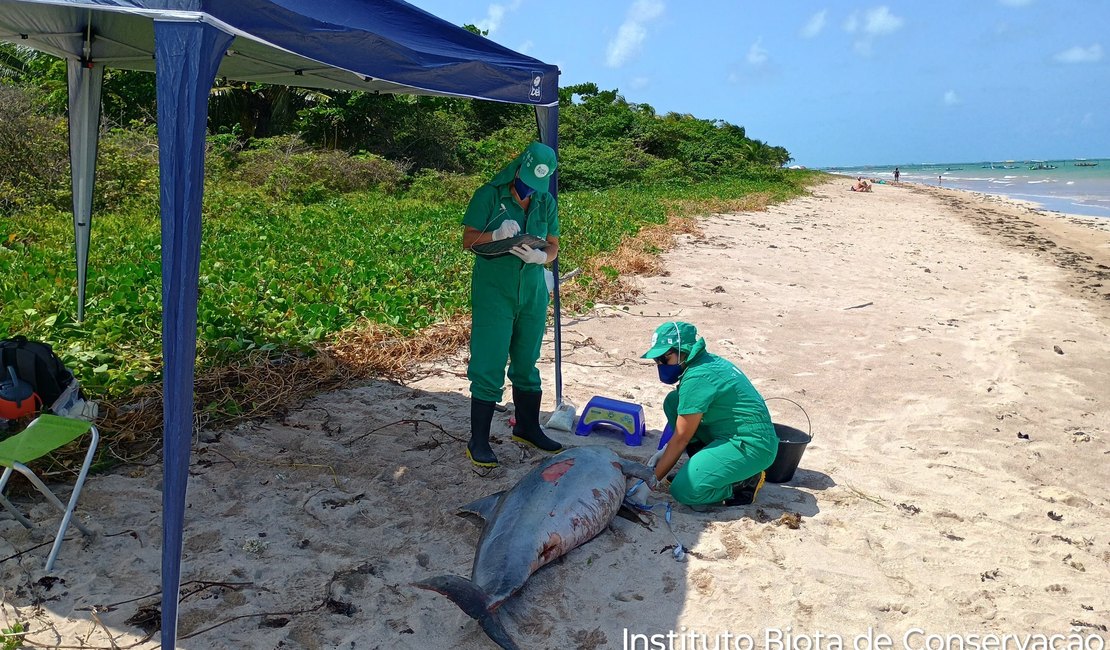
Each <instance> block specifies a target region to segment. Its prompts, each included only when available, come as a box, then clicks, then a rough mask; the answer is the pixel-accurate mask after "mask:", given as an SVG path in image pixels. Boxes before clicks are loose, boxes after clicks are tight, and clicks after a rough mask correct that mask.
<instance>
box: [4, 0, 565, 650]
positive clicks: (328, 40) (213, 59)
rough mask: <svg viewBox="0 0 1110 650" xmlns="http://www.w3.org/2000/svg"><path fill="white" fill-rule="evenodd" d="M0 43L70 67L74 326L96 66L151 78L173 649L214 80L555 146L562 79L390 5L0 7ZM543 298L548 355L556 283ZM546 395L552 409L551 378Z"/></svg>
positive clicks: (165, 582) (62, 1) (268, 0)
mask: <svg viewBox="0 0 1110 650" xmlns="http://www.w3.org/2000/svg"><path fill="white" fill-rule="evenodd" d="M0 39H3V40H7V41H11V42H14V43H17V44H20V45H24V46H27V47H31V48H34V49H37V50H42V51H45V52H49V53H52V54H55V55H57V56H60V57H63V58H64V59H65V60H66V61H67V64H68V81H69V119H70V157H71V171H72V182H73V227H74V234H75V239H76V248H77V274H78V305H79V307H78V318H82V317H83V316H84V304H85V277H86V269H87V265H88V249H89V240H90V237H89V234H90V231H91V211H92V196H93V178H94V172H95V164H96V149H97V135H98V124H99V119H100V93H101V87H102V82H103V75H104V68H105V67H106V66H110V67H117V68H123V69H129V70H146V71H152V72H154V73H155V74H156V76H157V82H156V84H157V97H158V143H159V174H160V184H161V185H160V191H161V213H162V286H163V288H162V307H163V316H162V339H163V342H162V352H163V360H164V364H165V367H164V372H163V376H164V382H165V393H164V394H165V406H164V408H165V423H164V432H163V439H164V459H163V464H164V470H165V476H164V481H163V496H162V508H163V516H162V520H163V532H162V594H163V598H162V647H163V648H173V647H175V645H176V639H177V613H178V602H177V597H176V595H177V593H178V588H179V586H180V578H181V547H182V534H183V531H184V507H185V491H186V486H187V481H188V466H189V454H190V442H191V439H192V426H193V381H194V376H193V372H194V366H195V362H196V331H197V280H198V271H199V264H200V241H201V198H202V195H203V191H204V145H205V128H206V124H207V116H208V94H209V91H210V90H211V87H212V85H213V82H214V81H215V79H216V77H226V78H228V79H234V80H239V81H257V82H265V83H273V84H284V85H291V86H303V87H310V88H324V89H341V90H363V91H370V92H381V93H408V94H421V95H443V96H452V97H465V98H474V99H483V100H490V101H498V102H509V103H516V104H526V105H532V106H534V107H535V111H536V121H537V125H538V128H539V133H540V139H541V140H542V141H543V142H545V143H547V144H548V145H550V146H551V147H553V148H558V110H559V109H558V76H559V71H558V69H557V68H556V67H555V66H552V65H547V64H544V63H542V62H540V61H538V60H536V59H533V58H531V57H527V56H524V55H521V54H519V53H517V52H514V51H512V50H509V49H507V48H504V47H502V46H500V45H498V44H496V43H494V42H492V41H490V40H488V39H486V38H484V37H481V36H478V35H476V34H472V33H470V32H468V31H466V30H465V29H462V28H460V27H456V26H454V25H452V24H450V23H447V22H446V21H443V20H441V19H439V18H437V17H435V16H433V15H431V14H429V13H427V12H425V11H423V10H421V9H419V8H417V7H414V6H412V5H409V4H406V3H405V2H401V1H399V0H0ZM553 182H555V181H553ZM553 189H554V188H553ZM555 277H556V278H558V268H557V267H556V271H555ZM555 295H556V299H555V309H556V318H555V342H556V348H557V352H556V354H558V348H559V346H560V344H561V340H560V338H561V332H560V326H559V318H558V313H559V311H558V310H559V301H558V287H556V294H555ZM556 398H557V399H558V400H559V401H560V402H561V401H562V377H561V375H559V374H558V373H557V376H556ZM171 594H173V596H172V597H171V596H170V595H171Z"/></svg>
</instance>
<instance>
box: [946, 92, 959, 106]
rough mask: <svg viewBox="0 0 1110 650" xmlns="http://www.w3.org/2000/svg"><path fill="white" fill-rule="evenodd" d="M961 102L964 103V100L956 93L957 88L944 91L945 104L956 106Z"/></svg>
mask: <svg viewBox="0 0 1110 650" xmlns="http://www.w3.org/2000/svg"><path fill="white" fill-rule="evenodd" d="M960 103H962V100H961V99H960V96H959V95H957V94H956V91H955V90H949V91H948V92H946V93H944V105H945V106H955V105H956V104H960Z"/></svg>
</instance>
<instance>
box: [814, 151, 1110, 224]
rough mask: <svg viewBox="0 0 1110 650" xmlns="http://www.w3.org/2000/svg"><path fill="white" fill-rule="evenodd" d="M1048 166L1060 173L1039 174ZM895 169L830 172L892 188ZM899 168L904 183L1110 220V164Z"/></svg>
mask: <svg viewBox="0 0 1110 650" xmlns="http://www.w3.org/2000/svg"><path fill="white" fill-rule="evenodd" d="M1076 163H1094V164H1087V165H1082V164H1080V165H1077V164H1076ZM1048 166H1052V167H1055V169H1043V168H1042V169H1036V167H1048ZM894 167H895V166H894V165H882V166H877V165H869V166H863V167H837V168H829V169H826V170H825V171H828V172H831V173H834V174H844V175H847V176H850V177H853V178H854V177H856V176H863V177H864V178H870V179H880V180H883V181H886V182H890V181H892V180H894ZM898 168H899V170H900V171H901V176H900V179H901V180H902V181H903V182H908V183H920V184H922V185H933V186H936V185H938V184H939V185H940V186H941V187H952V188H955V189H961V190H972V191H975V192H985V193H988V194H999V195H1002V196H1006V197H1011V198H1015V199H1020V200H1022V201H1031V202H1033V203H1036V204H1038V205H1040V206H1041V207H1043V208H1045V209H1046V210H1055V211H1057V212H1067V213H1069V214H1082V215H1088V216H1095V217H1107V218H1110V159H1106V158H1091V159H1089V160H1084V159H1074V160H1043V161H1042V160H1017V161H1014V160H1006V161H987V162H974V163H928V164H920V165H899V166H898ZM1031 168H1034V169H1031Z"/></svg>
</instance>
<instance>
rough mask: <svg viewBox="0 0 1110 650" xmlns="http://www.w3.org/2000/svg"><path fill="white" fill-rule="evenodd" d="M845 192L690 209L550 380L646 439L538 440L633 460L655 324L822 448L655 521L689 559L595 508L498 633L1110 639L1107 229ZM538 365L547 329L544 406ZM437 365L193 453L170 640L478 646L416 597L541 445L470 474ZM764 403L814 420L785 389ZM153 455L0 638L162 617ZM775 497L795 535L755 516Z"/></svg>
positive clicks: (4, 619) (4, 581)
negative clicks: (634, 416) (177, 614)
mask: <svg viewBox="0 0 1110 650" xmlns="http://www.w3.org/2000/svg"><path fill="white" fill-rule="evenodd" d="M847 187H848V184H847V182H841V181H837V182H834V183H831V184H827V185H824V186H821V187H819V188H816V190H815V191H814V194H813V196H812V197H809V198H803V199H799V200H795V201H792V202H790V203H788V204H785V205H781V206H777V207H773V208H772V209H770V210H769V211H767V212H762V213H743V214H735V215H713V216H710V217H707V218H705V219H704V220H703V225H704V236H703V237H700V238H693V237H684V238H683V240H682V241H681V242H680V244H679V246H677V247H676V248H675V249H674V250H673V251H671V252H669V253H667V254H666V255H665V260H666V262H667V266H668V268H669V269H670V274H669V275H668V276H666V277H651V278H642V279H639V280H637V282H638V283H639V284H640V285H641V287H642V288H643V296H642V300H641V301H639V302H638V303H637V304H634V305H627V306H611V307H600V308H599V309H597V310H596V311H595V312H594V313H592V314H590V315H588V316H586V317H584V318H580V319H573V320H571V319H568V320H567V322H566V323H565V324H564V329H563V332H564V350H563V352H564V363H563V371H564V377H565V382H566V393H567V396H568V397H569V398H570V399H571V400H573V401H574V402H576V403H577V404H578V405H579V406H581V405H583V404H584V403H585V402H586V401H587V400H588V399H589V398H590V397H591V396H593V395H604V396H608V397H614V398H618V399H625V400H632V401H636V402H639V403H641V404H643V405H644V407H645V409H646V410H647V420H648V427H649V433H650V437H649V439H648V440H647V441H646V442H645V445H644V446H641V447H638V448H633V447H626V446H624V445H623V443H622V442H621V441H620V440H619V439H618V438H616V437H612V436H608V435H594V436H591V437H589V438H578V437H575V436H573V435H571V434H563V435H559V434H556V436H557V437H559V438H560V439H561V440H562V441H564V442H566V443H569V444H608V445H610V446H612V447H613V448H614V449H616V450H618V452H620V453H624V454H625V455H627V456H628V457H631V458H636V459H640V460H643V459H646V458H647V457H648V456H649V455H650V454H651V452H652V451H654V449H655V445H656V443H657V441H658V435H659V429H660V428H662V425H663V423H664V422H663V418H662V413H661V404H662V400H663V397H664V395H665V394H666V391H667V390H668V388H667V387H666V386H664V385H662V384H661V383H659V381H658V380H657V378H656V376H655V370H654V368H653V367H652V366H651V365H650V364H649V363H647V362H642V361H639V360H638V359H637V358H636V357H638V355H639V353H640V352H642V350H643V349H644V348H645V347H646V345H647V343H648V341H649V339H650V333H651V331H652V330H653V329H654V328H655V327H656V326H657V325H658V324H659V323H660V322H662V321H663V320H667V319H672V318H677V319H682V320H687V321H690V322H693V323H695V324H697V326H698V327H699V329H700V331H701V332H702V334H703V335H704V336H705V337H706V339H707V343H708V347H709V350H710V351H712V352H716V353H719V354H722V355H724V356H726V357H728V358H730V359H732V360H733V361H735V362H736V363H737V364H738V365H740V367H741V368H742V369H743V370H744V371H745V372H746V373H747V374H748V376H749V377H751V378H752V380H753V381H754V383H755V384H756V386H757V387H758V388H759V389H760V390H761V392H762V393H763V394H764V395H765V396H766V397H772V396H779V397H786V398H790V399H792V400H795V401H797V402H799V403H800V404H801V405H803V406H804V407H805V410H806V411H807V412H808V414H809V417H810V419H811V421H812V430H813V433H814V437H815V440H814V442H813V443H812V444H811V445H809V448H808V449H807V451H806V452H805V456H804V458H803V459H802V468H801V469H799V471H798V473H797V474H796V476H795V478H794V480H793V481H792V482H791V483H788V484H782V485H768V486H767V487H766V488H765V489H764V491H763V492H761V494H760V498H759V501H758V503H757V504H755V505H754V506H751V507H744V508H734V509H730V510H728V511H723V512H717V513H706V514H697V513H693V512H691V511H689V510H687V509H685V508H682V507H679V508H676V509H675V521H674V523H675V532H676V533H677V535H678V536H679V537H680V538H681V539H682V541H683V542H684V543H685V544H686V545H687V546H690V547H692V549H693V551H694V554H693V556H692V557H690V558H689V559H688V561H687V562H685V563H677V562H675V561H674V560H672V559H671V556H670V554H669V552H668V547H669V545H671V544H673V541H672V539H671V536H670V534H669V533H668V532H667V529H666V527H665V526H664V525H663V524H662V521H661V520H660V521H656V522H655V523H654V524H653V525H652V526H651V528H650V529H649V528H645V527H642V526H639V525H637V524H634V523H632V522H629V521H626V520H623V519H617V520H616V521H615V522H614V523H613V524H612V525H611V526H610V528H609V530H607V531H605V532H603V533H602V534H601V535H600V536H598V537H597V538H596V539H594V540H593V541H591V542H589V543H587V544H586V545H584V546H582V547H580V548H579V549H577V550H575V551H573V552H571V553H570V554H569V555H568V556H567V557H566V558H564V559H563V560H562V561H560V562H557V563H555V564H553V565H552V566H550V567H547V568H544V569H542V570H541V571H540V572H539V573H537V574H536V575H534V576H533V577H532V579H531V580H530V581H529V582H528V583H527V585H526V587H525V588H524V589H523V591H522V592H521V593H520V594H519V596H518V597H517V598H516V599H514V600H513V601H510V603H509V604H508V605H506V607H505V610H506V616H505V618H506V626H507V627H508V629H509V630H510V632H511V633H512V634H513V635H514V636H515V638H516V639H517V641H518V642H519V644H520V645H521V647H523V648H602V647H608V648H621V647H625V646H624V644H623V635H624V634H625V630H626V629H627V630H628V632H629V633H635V634H665V633H666V632H668V631H669V630H675V631H680V630H683V629H684V628H685V629H686V630H687V631H693V632H695V633H697V634H704V635H708V642H709V646H708V647H710V648H712V647H714V646H713V643H714V642H715V641H714V639H715V638H716V637H715V636H714V635H723V634H724V633H726V632H728V633H731V634H733V635H739V634H748V635H751V636H753V637H755V640H756V643H757V645H759V646H764V641H765V634H767V630H768V629H771V630H772V632H771V635H772V637H773V636H774V634H775V632H774V630H776V629H782V630H785V629H786V627H787V626H790V632H791V633H792V634H793V635H795V637H799V636H802V635H808V636H810V637H812V636H813V635H816V634H822V635H825V639H826V641H825V643H826V645H824V646H822V647H829V645H828V639H829V637H830V636H832V635H838V636H839V637H840V638H842V639H843V642H844V646H845V647H851V644H852V641H853V640H854V638H855V637H856V636H857V635H860V634H865V633H866V632H867V631H868V628H869V627H870V628H873V630H874V633H875V634H880V633H885V634H888V635H889V636H891V637H892V639H893V646H892V647H894V648H902V647H903V645H902V636H903V634H904V633H905V632H906V631H907V630H910V629H913V628H919V629H921V630H924V631H925V632H926V633H937V634H956V633H964V634H966V633H970V632H994V633H999V634H1017V635H1026V634H1050V633H1063V634H1067V633H1069V632H1072V631H1075V632H1077V633H1079V634H1082V635H1089V634H1100V635H1102V636H1103V637H1106V636H1110V634H1108V633H1107V632H1106V631H1105V628H1106V626H1107V625H1110V525H1108V524H1110V503H1108V497H1107V486H1108V485H1110V405H1108V401H1110V388H1108V386H1110V300H1108V299H1107V297H1108V296H1110V220H1098V219H1086V218H1079V217H1065V216H1063V215H1057V214H1046V213H1043V212H1039V211H1034V210H1031V209H1029V208H1028V207H1023V206H1020V205H1017V204H1014V203H1010V202H1006V201H1003V200H1000V199H996V198H993V197H986V196H982V195H973V194H969V193H963V192H956V191H949V190H932V189H927V188H911V187H909V186H903V187H894V186H890V185H877V186H876V187H875V191H874V192H873V193H870V194H857V193H853V192H848V191H847ZM1042 249H1043V250H1042ZM1084 255H1086V256H1089V257H1083V256H1084ZM1100 264H1101V265H1103V266H1102V267H1101V268H1099V265H1100ZM1100 273H1101V277H1100V276H1099V275H1098V274H1100ZM1056 348H1058V351H1057V349H1056ZM552 359H553V347H552V345H551V344H550V342H549V344H548V345H547V347H546V348H545V353H544V358H543V359H542V361H541V362H542V367H541V372H542V374H543V377H544V381H545V385H546V386H547V389H548V390H547V393H546V395H545V410H548V411H549V410H550V409H551V408H553V407H554V388H553V378H554V373H553V363H552ZM436 370H438V371H440V372H435V373H432V374H430V375H429V376H428V377H427V378H425V379H423V380H420V381H416V382H414V383H412V384H411V385H408V386H399V385H393V384H386V383H374V384H371V385H368V386H362V387H357V388H352V389H350V390H343V391H337V392H333V393H329V394H325V395H320V396H318V397H317V398H315V399H313V400H311V401H310V403H308V404H306V405H304V407H303V408H301V409H299V410H297V411H295V412H294V413H293V414H292V415H290V416H289V417H288V418H287V419H286V420H285V421H283V422H277V421H274V422H264V423H259V424H254V425H247V426H242V427H239V428H237V429H235V430H230V431H223V432H220V433H219V436H218V439H217V440H215V441H213V442H209V443H198V444H197V445H196V446H195V453H194V463H193V467H192V478H191V482H190V485H189V509H188V511H187V516H186V540H185V552H184V560H183V581H185V584H184V585H183V588H182V592H183V594H186V595H185V596H184V598H183V602H182V604H181V623H180V632H179V636H180V637H181V640H180V642H179V647H180V648H189V649H201V648H204V649H207V648H278V647H280V648H356V649H362V648H379V647H380V648H414V649H415V648H493V647H494V646H493V644H492V643H490V642H489V641H488V639H487V638H486V637H485V635H484V634H483V633H482V632H481V630H480V629H479V628H478V627H477V625H476V624H475V623H474V622H473V621H471V620H470V619H469V618H468V617H467V616H466V615H465V614H463V613H462V612H461V611H460V610H459V609H458V608H457V607H455V606H454V605H453V604H452V603H450V602H449V601H448V600H447V599H445V598H443V597H441V596H438V595H436V594H433V593H430V592H425V591H421V590H418V589H415V588H413V587H412V586H411V585H410V583H411V582H413V581H415V580H419V579H422V578H426V577H430V576H434V575H439V574H443V573H456V574H461V575H469V570H470V563H471V561H472V557H473V550H474V543H475V541H476V540H477V537H478V529H477V528H475V527H474V526H473V525H472V524H470V523H469V522H468V521H466V520H463V519H461V518H459V517H456V516H455V515H454V514H453V513H454V509H455V508H456V507H457V506H459V505H461V504H463V503H466V502H468V501H470V500H472V499H475V498H478V497H480V496H483V495H485V494H488V493H491V492H494V491H497V490H501V489H505V488H507V487H509V486H511V485H512V484H513V483H514V482H515V481H516V480H517V479H518V478H519V477H520V476H522V475H523V474H524V473H525V472H526V471H527V470H528V469H529V468H530V467H531V466H532V465H533V464H534V463H535V462H536V461H537V460H538V457H537V456H535V455H533V454H531V453H528V454H523V455H522V452H521V451H520V450H519V449H518V447H517V446H516V445H514V444H512V443H510V442H509V440H508V429H507V425H506V421H507V416H505V415H499V416H498V417H497V418H496V420H495V423H494V428H495V436H496V437H497V438H498V439H499V444H497V445H495V449H496V450H497V451H498V453H499V455H500V457H501V459H502V469H500V470H498V471H496V472H495V473H494V474H492V475H491V476H489V477H487V478H482V477H479V476H477V475H476V474H475V473H474V472H472V471H471V470H470V468H469V463H468V462H467V461H466V459H465V457H464V456H463V453H462V451H463V442H462V441H465V439H466V436H467V431H468V418H469V406H468V393H467V383H466V380H465V378H464V376H463V375H464V374H465V358H464V352H460V353H459V355H458V357H456V358H454V359H450V360H447V361H445V362H443V363H441V364H438V365H437V367H436ZM506 397H508V391H506ZM769 405H770V406H771V409H772V413H773V414H774V415H775V416H776V421H778V422H782V423H786V424H790V425H793V426H796V427H799V428H802V429H805V428H806V427H807V423H806V419H805V417H804V416H803V415H802V413H801V411H800V410H799V409H798V408H797V407H795V406H794V405H792V404H790V403H788V402H785V401H771V402H769ZM400 420H424V421H427V422H421V423H419V424H412V423H407V424H406V423H397V421H400ZM390 423H394V424H392V425H391V424H390ZM432 423H434V424H432ZM435 425H438V427H442V429H443V430H440V429H439V428H438V427H437V426H435ZM1019 433H1021V434H1022V435H1028V439H1027V440H1026V439H1021V438H1019V436H1018V434H1019ZM152 462H153V464H152V465H149V466H141V467H136V466H132V467H129V468H126V469H122V470H119V471H116V472H113V473H111V474H108V475H97V476H94V477H92V478H91V480H90V481H89V483H88V486H87V488H86V490H87V491H86V494H85V495H84V497H83V498H82V502H81V504H80V506H79V510H78V511H79V513H80V516H81V517H82V518H83V519H84V520H86V521H90V522H91V523H92V524H93V525H94V526H95V527H96V528H98V529H99V530H100V531H102V533H101V535H100V536H98V537H97V538H95V539H93V540H92V541H90V542H83V541H81V540H80V538H79V537H78V536H77V534H76V532H75V531H74V532H72V533H71V541H69V542H67V543H66V544H65V545H64V546H63V548H62V552H61V555H60V557H59V559H58V562H57V565H56V567H55V570H54V571H53V573H52V575H53V576H56V577H57V579H58V580H57V581H56V582H55V581H53V580H52V579H50V578H45V577H44V575H45V574H44V572H43V571H42V563H43V561H44V558H45V554H46V551H47V550H48V547H42V548H39V549H36V550H34V551H31V552H28V553H25V554H23V555H21V556H19V557H18V558H15V559H10V560H6V561H4V562H3V563H0V585H2V587H0V588H2V592H0V595H2V601H3V602H2V605H0V629H3V628H6V627H9V626H10V625H11V624H12V623H13V622H15V621H22V622H25V623H29V625H30V628H31V631H32V634H31V635H30V637H29V639H31V640H33V641H34V642H35V644H37V645H34V646H32V647H97V648H111V647H114V646H113V643H114V644H116V645H118V646H119V647H128V646H135V647H141V648H152V647H156V645H157V644H156V643H155V642H154V641H156V639H157V637H155V639H154V640H152V641H147V642H145V643H138V642H139V641H141V640H142V639H144V638H145V636H146V634H145V633H144V631H143V630H142V629H141V628H140V627H139V626H138V625H136V624H134V623H128V622H127V621H128V619H130V618H131V617H133V616H134V615H136V613H138V612H139V611H140V608H143V607H148V606H151V605H155V606H156V605H157V604H158V600H157V597H151V596H149V595H150V594H152V593H155V592H157V590H158V589H159V580H160V578H159V571H160V549H159V547H160V544H161V529H160V527H161V514H160V512H161V495H160V491H159V487H160V475H161V467H160V464H158V462H157V461H156V460H155V461H152ZM35 503H36V505H35V510H34V514H35V515H36V516H38V517H39V518H47V517H48V516H49V513H48V512H47V511H46V509H45V507H44V506H41V505H38V502H35ZM23 505H27V502H23ZM791 512H795V513H798V514H800V515H801V520H802V524H801V527H800V528H798V529H791V528H789V527H787V526H783V525H777V524H776V521H777V520H778V519H779V517H780V516H781V515H783V514H784V513H791ZM51 521H53V520H51ZM0 535H2V540H0V558H3V557H8V556H9V555H13V554H15V553H18V552H19V551H22V550H25V549H28V548H30V547H31V546H34V545H35V544H38V543H41V542H44V541H47V540H49V539H50V538H51V537H52V532H51V531H50V530H49V527H44V528H39V529H36V531H35V532H33V533H27V532H25V531H24V530H23V529H22V527H20V526H19V525H18V524H17V523H16V522H14V521H13V520H11V519H10V518H9V517H8V516H7V515H6V514H2V513H0ZM198 581H207V583H209V586H208V587H207V588H205V589H200V590H198V587H201V586H204V585H203V584H198ZM211 583H215V584H211ZM144 596H146V597H145V598H143V597H144ZM136 599H137V600H136ZM125 601H130V602H125ZM115 603H121V604H118V605H115V606H113V604H115ZM94 609H95V610H96V611H95V613H94V612H93V610H94ZM229 619H233V620H230V621H229ZM226 621H229V622H226ZM224 622H226V623H225V624H222V625H219V627H215V628H214V629H208V628H210V627H211V626H213V625H218V624H220V623H224ZM1098 626H1102V628H1101V629H1100V628H1099V627H1098ZM206 630H207V631H206ZM109 634H110V635H111V639H109ZM688 638H689V637H688ZM805 641H806V640H805V639H803V640H801V641H800V643H804V642H805ZM911 641H912V642H913V643H914V644H916V645H915V646H914V647H920V646H921V644H922V643H923V642H924V641H923V639H922V638H921V637H920V636H918V637H915V638H913V639H911ZM640 643H641V645H639V646H632V645H630V646H627V647H649V646H647V645H646V644H644V642H643V641H641V642H640ZM678 643H679V641H677V640H676V641H675V644H674V646H673V647H675V648H678V647H681V646H680V645H678ZM687 643H689V641H687ZM650 647H656V648H658V647H665V646H662V645H655V646H650ZM667 647H669V646H667ZM687 647H700V646H692V645H688V646H687ZM741 647H746V646H741ZM786 647H789V646H786ZM797 647H798V648H799V649H800V650H806V648H807V646H797ZM1010 647H1014V646H1010ZM1089 647H1097V646H1089ZM771 648H772V650H774V649H775V648H776V646H775V645H774V644H771Z"/></svg>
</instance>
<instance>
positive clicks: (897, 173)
mask: <svg viewBox="0 0 1110 650" xmlns="http://www.w3.org/2000/svg"><path fill="white" fill-rule="evenodd" d="M901 175H902V172H900V171H898V168H897V167H895V168H894V182H895V183H897V182H898V177H899V176H901Z"/></svg>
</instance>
